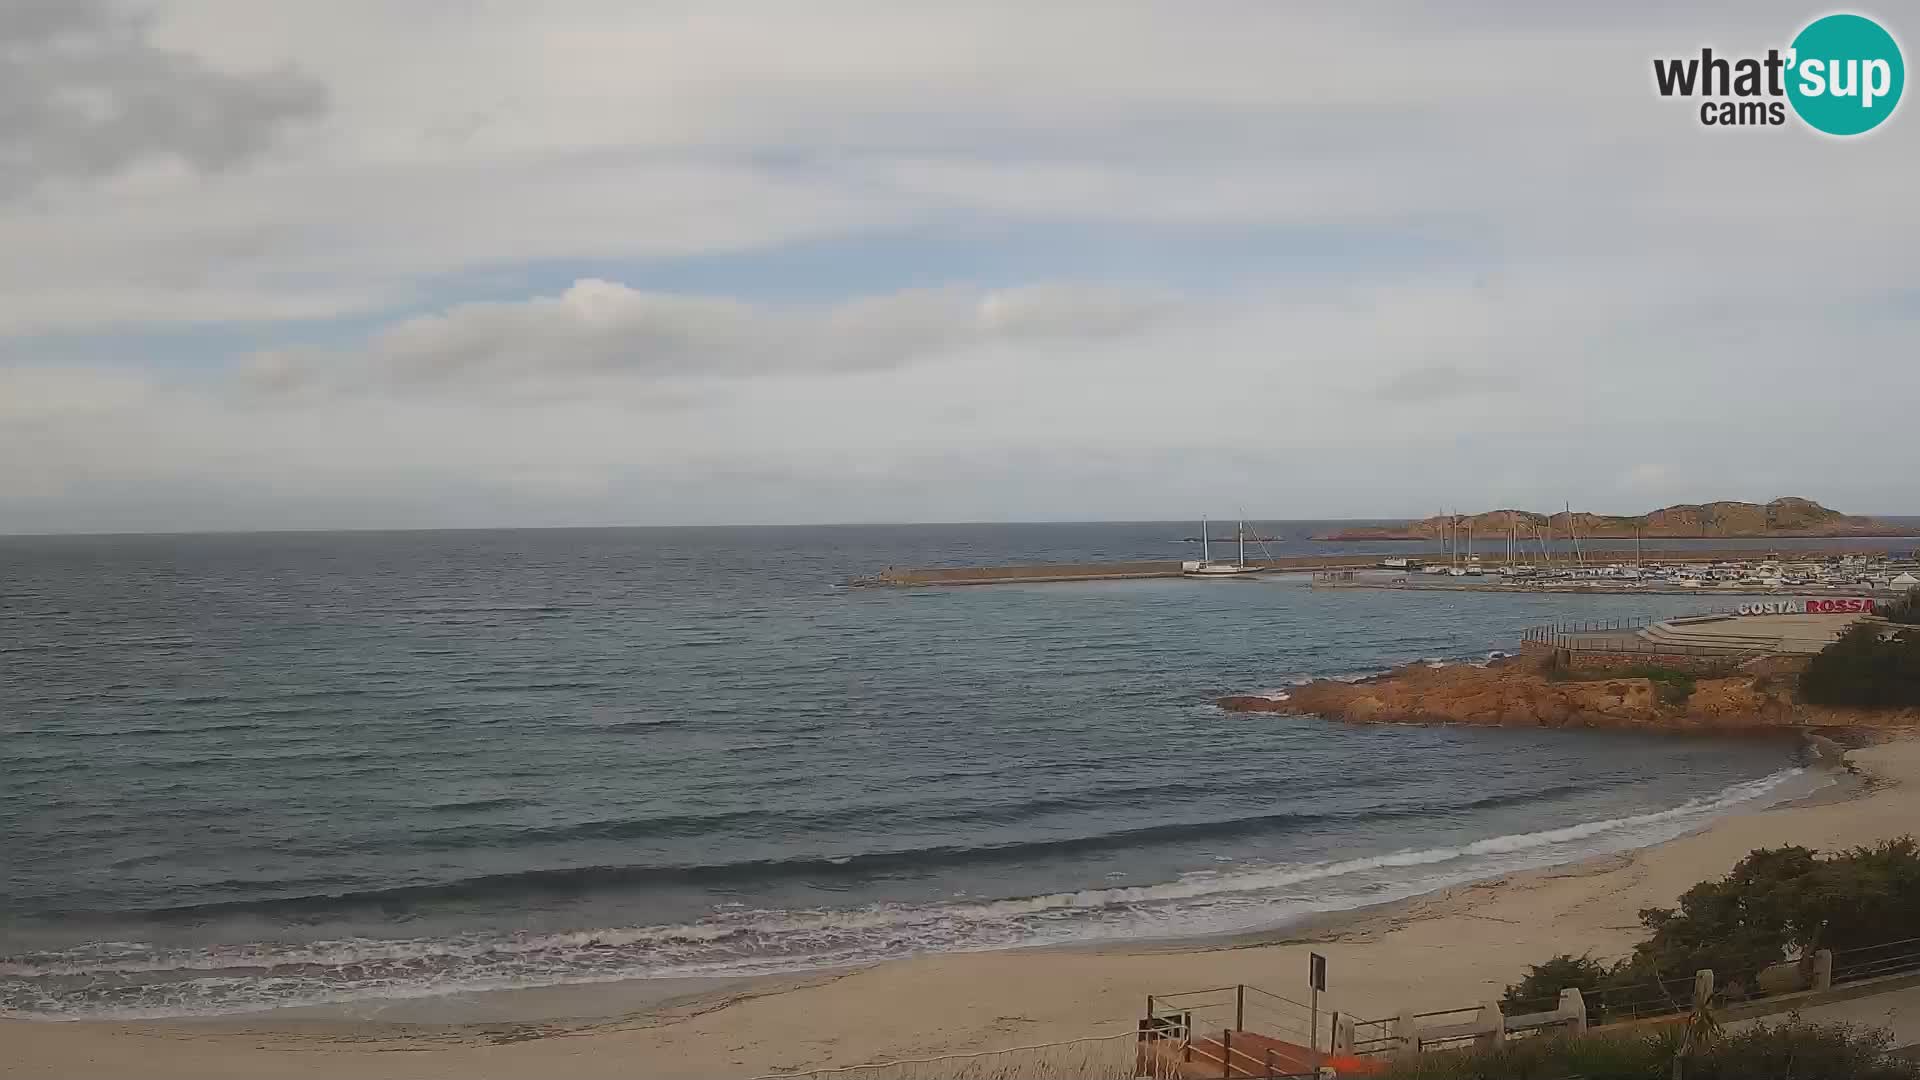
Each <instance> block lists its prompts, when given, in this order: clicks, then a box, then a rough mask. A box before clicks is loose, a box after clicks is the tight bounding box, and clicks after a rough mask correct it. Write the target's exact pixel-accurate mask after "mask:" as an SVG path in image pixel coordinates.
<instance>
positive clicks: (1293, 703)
mask: <svg viewBox="0 0 1920 1080" xmlns="http://www.w3.org/2000/svg"><path fill="white" fill-rule="evenodd" d="M1791 687H1792V681H1791V680H1790V679H1780V678H1777V677H1770V676H1766V675H1749V674H1741V675H1735V676H1730V677H1726V678H1700V679H1696V680H1694V681H1693V683H1692V686H1691V689H1690V691H1689V690H1687V689H1686V688H1685V687H1682V686H1674V685H1670V684H1661V683H1655V682H1654V681H1653V680H1650V679H1643V678H1610V677H1594V678H1587V677H1584V676H1580V675H1572V676H1566V675H1560V676H1556V675H1554V674H1552V673H1550V672H1549V671H1548V670H1547V669H1546V668H1545V667H1544V666H1542V665H1541V664H1540V663H1538V662H1537V661H1534V660H1531V659H1526V658H1518V657H1516V658H1510V659H1507V660H1501V661H1495V662H1493V663H1491V664H1488V665H1486V666H1484V667H1480V666H1474V665H1466V664H1461V665H1452V666H1447V667H1438V668H1435V667H1430V666H1428V665H1426V664H1413V665H1409V666H1407V667H1403V668H1399V669H1397V670H1395V671H1392V672H1389V673H1388V674H1385V675H1381V676H1378V677H1376V678H1372V679H1365V680H1362V681H1359V682H1342V681H1337V680H1321V681H1317V682H1312V683H1308V684H1307V685H1305V686H1300V687H1295V688H1292V689H1290V690H1289V691H1287V693H1286V694H1285V695H1284V696H1281V695H1271V696H1260V695H1235V696H1229V697H1224V698H1221V699H1219V702H1218V704H1219V705H1220V707H1221V708H1224V709H1231V710H1234V711H1236V712H1275V713H1296V714H1298V713H1310V714H1313V715H1317V716H1323V717H1327V718H1329V719H1334V720H1346V721H1350V722H1353V723H1360V724H1370V723H1398V724H1468V725H1479V726H1485V727H1605V728H1629V729H1631V728H1645V729H1650V730H1671V731H1735V730H1755V729H1762V728H1795V727H1804V726H1828V727H1888V726H1909V725H1912V724H1914V723H1916V722H1920V713H1916V712H1914V711H1913V710H1907V711H1905V712H1899V713H1862V712H1857V711H1852V710H1835V709H1814V710H1810V709H1805V708H1802V707H1800V706H1799V705H1798V704H1797V703H1796V702H1795V701H1794V700H1793V695H1792V689H1791Z"/></svg>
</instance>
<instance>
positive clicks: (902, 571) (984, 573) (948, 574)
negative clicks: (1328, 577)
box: [848, 553, 1446, 586]
mask: <svg viewBox="0 0 1920 1080" xmlns="http://www.w3.org/2000/svg"><path fill="white" fill-rule="evenodd" d="M1412 557H1413V558H1426V559H1433V558H1439V559H1444V558H1446V556H1445V555H1441V554H1437V553H1433V554H1424V555H1415V556H1412ZM1380 558H1381V557H1380V556H1378V555H1296V556H1289V557H1287V558H1279V559H1248V560H1247V565H1248V566H1258V567H1261V568H1264V569H1268V570H1273V571H1276V572H1292V573H1303V574H1304V573H1310V572H1313V571H1316V570H1364V569H1367V568H1369V567H1373V566H1377V565H1378V564H1379V562H1380ZM1180 565H1181V560H1179V559H1141V560H1134V561H1130V562H1089V563H1039V564H1035V565H1030V566H940V567H915V568H896V567H888V568H887V569H885V570H882V571H881V572H879V573H877V574H874V575H872V576H870V577H862V578H855V579H853V580H852V581H849V582H848V584H849V585H890V586H917V585H1013V584H1034V583H1038V582H1048V581H1126V580H1130V579H1134V578H1170V577H1179V576H1180Z"/></svg>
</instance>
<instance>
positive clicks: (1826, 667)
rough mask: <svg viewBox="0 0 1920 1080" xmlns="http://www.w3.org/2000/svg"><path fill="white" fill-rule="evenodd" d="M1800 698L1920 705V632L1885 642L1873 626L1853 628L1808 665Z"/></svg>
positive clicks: (1886, 705) (1853, 703)
mask: <svg viewBox="0 0 1920 1080" xmlns="http://www.w3.org/2000/svg"><path fill="white" fill-rule="evenodd" d="M1800 697H1801V698H1802V699H1803V700H1806V701H1809V702H1812V703H1813V704H1816V705H1846V706H1853V707H1856V708H1898V707H1902V706H1909V705H1920V629H1915V630H1901V631H1899V632H1897V633H1895V634H1893V635H1892V636H1891V637H1889V636H1886V635H1884V634H1883V633H1882V632H1881V627H1880V626H1879V625H1878V624H1876V623H1866V622H1862V623H1856V624H1854V625H1853V626H1852V627H1851V628H1850V629H1848V630H1847V632H1846V633H1844V634H1842V635H1840V640H1838V641H1836V642H1834V643H1833V644H1831V645H1829V646H1827V647H1826V648H1825V649H1822V650H1820V652H1819V654H1818V655H1816V656H1815V657H1814V658H1813V659H1812V660H1811V661H1809V662H1808V664H1807V669H1806V671H1804V672H1802V673H1801V675H1800Z"/></svg>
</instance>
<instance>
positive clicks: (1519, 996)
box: [1500, 953, 1612, 1024]
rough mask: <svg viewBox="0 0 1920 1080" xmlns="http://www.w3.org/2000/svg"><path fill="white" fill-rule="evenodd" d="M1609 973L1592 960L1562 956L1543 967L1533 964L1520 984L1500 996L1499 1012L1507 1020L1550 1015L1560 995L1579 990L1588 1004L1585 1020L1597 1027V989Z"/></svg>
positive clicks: (1568, 954) (1582, 957)
mask: <svg viewBox="0 0 1920 1080" xmlns="http://www.w3.org/2000/svg"><path fill="white" fill-rule="evenodd" d="M1611 971H1612V969H1611V968H1609V967H1608V966H1607V965H1606V964H1604V963H1602V962H1600V961H1598V960H1595V959H1594V958H1593V957H1592V956H1574V955H1572V954H1570V953H1561V954H1560V955H1559V956H1556V957H1554V958H1553V959H1551V960H1549V961H1547V962H1546V963H1544V964H1535V965H1533V966H1532V967H1530V968H1528V969H1527V974H1526V976H1525V977H1524V978H1522V979H1521V980H1520V981H1519V982H1517V983H1514V984H1513V985H1512V986H1509V987H1507V992H1506V993H1504V994H1502V995H1501V996H1500V1011H1501V1012H1503V1013H1506V1014H1507V1015H1508V1016H1518V1015H1520V1014H1522V1013H1536V1012H1549V1011H1551V1010H1552V1009H1554V1008H1556V1007H1557V1006H1558V1005H1559V1004H1560V991H1562V990H1565V989H1568V988H1570V987H1571V988H1574V989H1578V990H1579V991H1580V993H1581V994H1582V995H1583V996H1584V997H1585V998H1586V1001H1587V1020H1588V1022H1590V1023H1596V1024H1597V1023H1599V1022H1600V1015H1599V1011H1598V1010H1599V1004H1600V987H1601V985H1602V984H1604V983H1605V982H1606V981H1607V978H1608V976H1609V975H1610V974H1611Z"/></svg>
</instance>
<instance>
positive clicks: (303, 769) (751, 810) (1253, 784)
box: [0, 522, 1912, 1017]
mask: <svg viewBox="0 0 1920 1080" xmlns="http://www.w3.org/2000/svg"><path fill="white" fill-rule="evenodd" d="M1319 527H1322V526H1321V525H1320V524H1318V523H1304V522H1282V523H1277V524H1273V525H1269V526H1264V528H1267V529H1270V530H1274V531H1277V532H1279V533H1281V534H1284V535H1285V536H1287V537H1290V538H1303V537H1304V536H1305V535H1306V534H1307V533H1309V532H1311V531H1313V530H1314V529H1316V528H1319ZM1195 531H1196V527H1195V526H1193V525H1190V524H1184V525H1183V524H1177V523H1176V524H1167V523H1160V524H1153V523H1146V524H1094V525H997V526H988V525H981V526H889V527H870V528H869V527H862V528H768V529H744V528H742V529H607V530H571V531H570V530H545V531H497V532H414V533H339V534H312V533H309V534H280V535H230V536H178V537H152V536H149V537H60V538H10V539H8V538H0V1013H4V1014H6V1015H15V1016H20V1015H25V1016H41V1017H71V1016H81V1015H118V1016H151V1015H173V1014H200V1013H219V1012H230V1011H244V1010H251V1009H259V1008H266V1007H272V1006H276V1005H286V1004H313V1003H323V1002H339V1001H353V1000H358V999H365V998H380V997H405V996H418V995H425V994H438V993H445V992H449V991H456V990H474V989H484V988H492V987H514V986H539V985H550V984H555V983H567V982H583V981H593V980H607V979H621V978H635V977H664V976H699V975H732V974H750V973H760V972H772V971H784V970H795V969H803V968H808V967H817V966H821V965H834V964H843V963H849V962H858V961H867V960H873V959H877V958H883V957H891V956H900V955H905V954H908V953H912V952H916V951H924V950H942V949H979V948H1001V947H1010V946H1019V945H1031V944H1046V943H1061V942H1078V941H1095V940H1100V939H1104V938H1112V937H1117V936H1155V937H1162V936H1179V935H1189V934H1200V933H1211V932H1220V931H1234V930H1249V929H1257V928H1263V927H1272V926H1277V925H1282V924H1285V923H1286V922H1287V921H1289V920H1290V919H1295V918H1298V917H1300V916H1302V915H1303V914H1306V913H1309V912H1314V911H1322V910H1332V909H1340V908H1346V907H1352V906H1355V905H1359V904H1365V903H1371V902H1376V901H1380V900H1386V899H1392V898H1395V897H1400V896H1406V895H1411V894H1413V893H1416V892H1420V891H1425V890H1428V889H1432V888H1435V887H1438V886H1440V885H1444V884H1447V883H1449V882H1454V881H1460V880H1465V879H1468V878H1472V877H1477V876H1483V875H1486V874H1489V873H1494V872H1499V871H1502V870H1506V869H1511V868H1516V867H1523V866H1529V865H1538V864H1542V863H1548V862H1558V861H1565V860H1568V859H1572V858H1577V857H1580V856H1582V855H1585V854H1589V853H1592V852H1597V851H1606V850H1617V849H1620V848H1623V847H1629V846H1634V845H1638V844H1645V843H1650V842H1653V841H1656V840H1659V839H1663V838H1665V837H1669V836H1672V835H1676V834H1677V833H1679V832H1681V831H1684V830H1686V829H1688V828H1692V827H1695V826H1697V825H1698V824H1699V823H1701V822H1702V821H1704V820H1706V819H1707V818H1709V817H1710V816H1712V815H1713V814H1715V813H1717V812H1721V811H1723V810H1725V809H1727V808H1729V807H1731V806H1735V805H1743V804H1747V805H1751V804H1756V803H1764V802H1767V801H1772V800H1777V799H1779V798H1782V797H1787V796H1788V795H1790V794H1793V793H1795V792H1797V791H1800V790H1805V788H1806V786H1807V784H1808V782H1809V781H1808V778H1807V777H1805V776H1802V775H1799V774H1798V773H1797V770H1796V769H1795V768H1794V765H1795V756H1796V753H1797V751H1796V749H1795V748H1794V747H1792V746H1791V745H1789V744H1786V743H1778V742H1773V741H1731V742H1729V741H1705V740H1688V739H1677V738H1676V739H1657V740H1650V739H1646V738H1641V737H1635V736H1630V735H1624V734H1617V733H1615V734H1605V733H1582V732H1532V731H1469V730H1458V729H1430V728H1414V727H1375V728H1354V727H1347V726H1344V725H1339V724H1332V723H1327V722H1323V721H1319V720H1316V719H1312V718H1286V717H1276V716H1243V715H1230V714H1224V713H1221V712H1220V711H1218V710H1217V709H1215V708H1213V707H1212V706H1211V705H1210V704H1209V701H1210V699H1212V698H1213V697H1214V696H1216V695H1218V694H1221V693H1225V692H1239V691H1263V690H1279V689H1283V688H1284V687H1285V686H1287V685H1288V684H1289V683H1290V682H1291V681H1293V680H1297V679H1304V678H1307V677H1310V676H1327V675H1357V674H1361V673H1365V672H1369V671H1374V670H1378V669H1380V668H1382V667H1384V666H1387V665H1390V664H1394V663H1399V662H1405V661H1410V660H1416V659H1420V658H1423V657H1424V658H1432V659H1434V660H1436V661H1448V662H1473V661H1478V660H1483V659H1484V658H1485V657H1486V656H1487V654H1488V652H1489V651H1490V650H1495V649H1504V648H1512V647H1513V643H1514V642H1515V640H1516V635H1517V633H1518V632H1519V630H1520V629H1521V628H1522V627H1525V626H1527V625H1529V624H1532V623H1537V622H1542V621H1546V620H1548V619H1550V618H1553V617H1554V616H1556V615H1565V616H1568V617H1575V618H1594V619H1599V618H1612V617H1616V616H1631V615H1651V614H1661V613H1672V612H1679V611H1683V610H1690V609H1692V608H1694V607H1696V606H1697V605H1698V603H1699V601H1697V600H1690V599H1689V598H1687V597H1646V598H1631V597H1590V598H1580V599H1570V598H1535V597H1514V596H1494V595H1463V596H1452V595H1445V594H1435V593H1411V594H1395V593H1389V592H1375V591H1340V592H1327V591H1321V592H1316V591H1314V590H1312V589H1310V588H1308V587H1306V585H1305V583H1304V582H1303V581H1301V580H1299V579H1293V578H1282V579H1274V580H1270V581H1215V582H1196V581H1184V580H1170V581H1148V582H1126V583H1089V584H1077V585H1043V586H1001V587H992V588H973V589H922V590H908V591H893V590H867V589H853V590H849V589H845V588H842V587H840V585H839V583H840V582H841V581H842V580H844V579H845V578H847V577H849V576H852V575H856V574H863V573H870V572H873V571H876V570H879V569H881V568H884V567H887V566H908V565H936V564H960V563H987V562H1032V561H1051V560H1063V561H1064V560H1080V559H1105V558H1113V559H1122V558H1170V557H1179V556H1181V555H1183V554H1186V553H1187V552H1188V550H1189V549H1188V548H1187V547H1186V546H1185V545H1182V544H1180V543H1178V542H1177V541H1178V540H1179V538H1181V537H1184V536H1188V535H1191V534H1193V533H1194V532H1195ZM1765 546H1775V547H1777V546H1781V545H1780V544H1778V543H1773V544H1768V545H1765ZM1885 546H1888V547H1898V548H1902V549H1905V548H1908V547H1911V546H1912V542H1911V541H1894V542H1888V543H1887V544H1886V545H1885ZM1400 547H1404V545H1395V544H1374V545H1371V546H1365V545H1346V547H1345V549H1347V550H1374V551H1391V550H1394V549H1396V548H1400ZM1271 549H1272V551H1273V553H1274V554H1281V553H1297V552H1316V551H1319V552H1324V551H1329V550H1341V548H1340V547H1336V546H1333V545H1327V544H1316V543H1312V542H1307V541H1304V540H1303V539H1289V540H1287V541H1285V542H1283V543H1281V544H1277V545H1272V546H1271Z"/></svg>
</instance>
